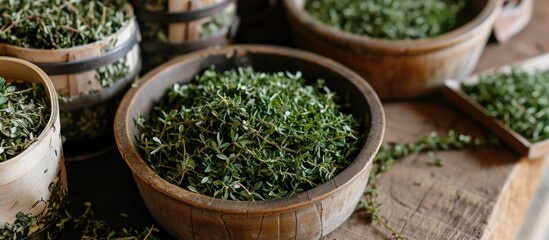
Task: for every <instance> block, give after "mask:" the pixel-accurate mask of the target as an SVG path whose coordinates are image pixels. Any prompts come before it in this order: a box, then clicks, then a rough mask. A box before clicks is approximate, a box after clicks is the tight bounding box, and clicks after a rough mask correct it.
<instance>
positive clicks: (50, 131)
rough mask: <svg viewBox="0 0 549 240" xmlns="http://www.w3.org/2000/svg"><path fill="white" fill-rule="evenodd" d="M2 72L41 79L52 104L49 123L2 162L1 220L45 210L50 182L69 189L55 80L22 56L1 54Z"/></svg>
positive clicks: (9, 76)
mask: <svg viewBox="0 0 549 240" xmlns="http://www.w3.org/2000/svg"><path fill="white" fill-rule="evenodd" d="M0 76H2V77H4V78H6V79H12V80H21V81H25V82H32V83H40V84H42V85H43V86H44V91H45V95H46V98H47V101H48V102H49V104H50V111H51V112H50V117H49V120H48V121H47V124H46V126H45V128H44V130H42V132H41V133H40V135H39V136H38V138H37V140H36V141H35V142H34V143H32V144H31V145H30V146H29V147H28V148H27V149H26V150H24V151H23V152H22V153H20V154H19V155H16V156H15V157H13V158H11V159H8V160H7V161H5V162H1V163H0V196H2V197H0V223H3V222H7V223H13V222H14V221H15V219H16V215H17V213H19V212H22V213H25V214H27V213H31V214H33V215H34V216H37V215H39V214H41V213H42V212H43V211H44V208H45V207H46V203H47V202H48V200H49V199H50V195H51V194H52V193H51V192H50V189H49V187H50V184H59V183H60V184H61V186H63V188H64V189H66V184H67V181H66V172H65V166H64V158H63V150H62V144H61V134H60V130H61V128H60V124H59V104H58V100H57V95H56V92H55V88H54V86H53V83H52V82H51V81H50V79H49V77H48V76H47V75H46V74H45V73H44V72H43V71H42V70H40V69H39V68H38V67H36V66H34V65H33V64H31V63H29V62H27V61H23V60H20V59H15V58H9V57H0Z"/></svg>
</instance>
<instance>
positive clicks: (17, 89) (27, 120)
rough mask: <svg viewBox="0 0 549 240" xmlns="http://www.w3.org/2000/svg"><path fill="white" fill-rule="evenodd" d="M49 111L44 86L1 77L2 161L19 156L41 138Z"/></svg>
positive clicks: (0, 135)
mask: <svg viewBox="0 0 549 240" xmlns="http://www.w3.org/2000/svg"><path fill="white" fill-rule="evenodd" d="M49 110H50V107H49V103H47V100H46V97H45V92H44V88H43V86H42V85H41V84H34V83H33V84H31V83H23V82H21V83H16V82H8V81H7V80H6V79H4V78H2V77H0V162H3V161H6V160H8V159H10V158H13V157H15V156H17V155H18V154H19V153H21V152H23V151H24V150H25V149H27V148H28V147H29V146H30V145H31V144H32V143H33V142H34V141H35V140H36V139H37V138H38V136H39V135H40V133H41V132H42V130H43V129H44V127H45V126H46V124H47V122H48V119H49V114H50V113H49Z"/></svg>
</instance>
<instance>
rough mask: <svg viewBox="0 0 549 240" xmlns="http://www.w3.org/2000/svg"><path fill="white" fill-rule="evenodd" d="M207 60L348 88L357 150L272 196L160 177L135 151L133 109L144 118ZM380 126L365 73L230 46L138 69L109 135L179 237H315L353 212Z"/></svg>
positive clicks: (150, 204)
mask: <svg viewBox="0 0 549 240" xmlns="http://www.w3.org/2000/svg"><path fill="white" fill-rule="evenodd" d="M212 64H213V65H215V68H216V69H217V70H218V71H223V70H227V69H232V68H235V67H238V66H252V67H253V68H254V69H256V70H258V71H264V72H278V71H290V72H296V71H301V72H302V73H303V76H304V78H305V79H310V80H314V79H318V78H323V79H325V80H326V84H327V86H328V87H329V88H330V89H332V90H334V91H336V92H339V93H345V94H348V96H349V101H350V109H349V111H350V112H351V113H352V114H353V115H355V117H357V118H358V119H361V121H362V123H363V124H362V125H363V127H364V129H362V131H363V133H364V134H365V139H364V142H363V144H364V145H363V146H362V149H361V151H360V152H359V153H358V156H357V157H356V159H355V160H354V161H353V162H352V163H351V165H349V166H348V167H347V168H346V169H345V170H343V171H342V172H341V173H340V174H338V175H337V176H336V177H335V178H333V179H332V180H330V181H329V182H327V183H325V184H322V185H320V186H318V187H316V188H313V189H311V190H308V191H305V192H303V193H299V194H297V195H294V196H291V197H286V198H281V199H277V200H268V201H254V202H246V201H230V200H222V199H215V198H212V197H208V196H204V195H199V194H196V193H193V192H190V191H188V190H185V189H183V188H180V187H178V186H176V185H172V184H170V183H168V182H167V181H165V180H163V179H162V178H161V177H160V176H158V175H157V174H156V173H155V172H154V171H153V170H152V169H151V168H150V167H149V166H148V165H147V163H146V162H145V161H144V160H143V159H142V157H141V155H140V154H139V151H138V148H137V145H136V144H137V143H136V141H137V140H136V138H135V136H136V135H138V134H139V132H138V129H137V127H136V126H135V124H134V119H135V118H136V116H137V114H142V115H143V116H147V115H148V113H149V112H150V109H151V108H152V106H153V104H155V103H156V102H157V101H158V100H159V99H160V98H161V97H162V96H163V95H164V93H165V92H166V90H167V89H168V88H169V87H170V86H172V85H173V84H174V83H188V82H190V81H192V79H194V77H195V75H196V74H199V73H201V72H202V71H204V70H206V69H208V68H209V67H210V66H211V65H212ZM384 125H385V118H384V114H383V108H382V106H381V102H380V101H379V99H378V98H377V96H376V94H375V93H374V92H373V90H372V89H371V87H370V86H369V85H368V84H367V83H366V82H365V81H364V79H362V78H361V77H360V76H358V75H357V74H356V73H354V72H352V71H350V70H349V69H347V68H345V67H343V66H342V65H340V64H338V63H336V62H334V61H332V60H329V59H326V58H323V57H320V56H318V55H314V54H311V53H307V52H303V51H299V50H295V49H288V48H282V47H267V46H258V45H255V46H254V45H243V46H238V45H233V46H227V47H224V48H221V49H208V50H202V51H199V52H196V53H192V54H188V55H185V56H182V57H179V58H176V59H173V60H172V61H170V62H168V63H166V64H163V65H162V66H159V67H157V68H156V69H155V70H153V71H151V72H149V73H148V74H147V75H145V76H144V77H143V79H142V81H140V82H139V84H138V86H137V87H136V88H132V89H131V90H130V91H129V92H128V93H127V94H126V96H125V97H124V99H123V100H122V102H121V104H120V107H119V109H118V111H117V115H116V119H115V136H116V138H115V139H116V141H117V146H118V150H119V151H120V153H121V154H122V156H123V158H124V160H125V161H126V163H127V164H128V166H129V167H130V169H131V171H132V174H133V177H134V180H135V181H136V183H137V187H138V189H139V191H140V193H141V196H142V197H143V200H144V202H145V204H146V206H147V209H148V210H149V212H150V213H151V215H152V216H153V217H154V219H155V220H156V221H157V222H158V223H159V224H160V225H161V226H162V227H163V228H164V229H166V230H167V231H168V232H169V233H171V234H172V235H174V236H175V237H176V238H178V239H194V238H196V239H318V238H320V237H322V236H325V235H327V234H328V233H330V232H331V231H332V230H334V229H335V228H337V227H338V226H339V225H341V224H342V223H343V222H344V221H345V220H346V219H347V218H348V217H349V216H350V215H351V214H352V213H353V211H354V210H355V207H356V205H357V203H358V201H359V199H360V198H361V197H362V194H363V191H364V188H365V186H366V184H367V182H368V176H369V173H370V170H371V167H372V161H373V158H374V157H375V154H376V152H377V150H378V149H379V146H380V144H381V140H382V136H383V132H384Z"/></svg>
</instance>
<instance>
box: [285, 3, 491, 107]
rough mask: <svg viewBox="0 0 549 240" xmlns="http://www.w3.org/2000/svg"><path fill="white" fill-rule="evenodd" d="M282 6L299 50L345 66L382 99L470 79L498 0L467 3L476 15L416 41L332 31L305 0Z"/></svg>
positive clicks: (412, 93)
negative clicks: (447, 29) (363, 79)
mask: <svg viewBox="0 0 549 240" xmlns="http://www.w3.org/2000/svg"><path fill="white" fill-rule="evenodd" d="M284 2H285V6H286V12H287V16H288V19H289V23H290V29H291V32H292V35H293V36H292V37H293V40H294V43H295V44H296V45H297V46H298V47H299V48H303V49H306V50H309V51H312V52H316V53H319V54H322V55H324V56H327V57H329V58H332V59H334V60H336V61H338V62H340V63H342V64H344V65H346V66H348V67H349V68H351V69H352V70H354V71H355V72H357V73H358V74H360V75H361V76H362V77H364V78H365V79H366V80H367V81H368V82H369V83H370V85H372V87H374V89H375V90H376V92H377V94H378V95H379V96H380V97H381V98H382V99H402V98H411V97H418V96H423V95H427V94H430V93H433V92H435V91H437V90H439V89H440V87H441V86H442V83H443V82H444V80H445V79H448V78H458V77H463V76H467V75H469V74H470V73H471V72H472V71H473V70H474V68H475V66H476V64H477V62H478V59H479V57H480V54H481V53H482V51H483V50H484V46H485V45H486V41H487V40H488V37H489V35H490V33H491V31H492V26H493V24H494V21H495V20H496V18H497V16H498V14H499V12H500V9H501V1H499V0H468V4H469V5H470V8H469V9H470V10H471V11H473V12H475V14H476V17H475V18H474V19H473V20H471V21H470V22H468V23H467V24H465V25H463V26H461V27H459V28H457V29H455V30H453V31H451V32H448V33H446V34H443V35H440V36H437V37H433V38H425V39H419V40H386V39H379V38H370V37H367V36H359V35H355V34H351V33H347V32H343V31H340V30H338V29H335V28H331V27H329V26H327V25H325V24H323V23H321V22H320V21H318V20H316V19H314V18H313V17H312V16H310V15H309V14H308V13H307V12H306V11H305V9H304V4H305V2H306V1H305V0H284Z"/></svg>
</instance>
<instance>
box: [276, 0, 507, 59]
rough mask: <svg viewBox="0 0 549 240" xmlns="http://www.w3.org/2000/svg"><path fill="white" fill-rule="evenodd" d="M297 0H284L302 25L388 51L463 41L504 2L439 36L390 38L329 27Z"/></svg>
mask: <svg viewBox="0 0 549 240" xmlns="http://www.w3.org/2000/svg"><path fill="white" fill-rule="evenodd" d="M297 1H305V0H284V5H285V6H286V12H287V13H288V14H289V15H290V16H289V17H291V18H295V19H296V20H297V21H298V23H299V24H300V25H302V26H307V29H306V31H312V32H314V33H316V34H318V35H320V36H322V37H324V38H327V39H329V40H330V41H332V42H334V43H335V44H338V45H340V46H343V47H345V48H353V49H354V47H353V46H359V47H363V48H368V49H376V50H378V51H385V52H406V51H415V52H421V51H433V50H436V49H439V48H444V47H446V46H449V45H454V44H457V43H459V42H462V41H464V40H465V39H467V38H470V36H473V35H476V34H478V32H479V31H482V29H483V26H484V25H486V24H493V23H494V22H495V20H496V18H497V16H498V15H499V14H498V13H499V11H500V10H501V5H502V4H501V1H499V0H487V1H486V6H484V8H483V9H482V11H480V13H479V14H478V15H477V16H475V17H474V18H473V19H472V20H470V21H469V22H467V23H466V24H464V25H462V26H460V27H458V28H456V29H454V30H452V31H450V32H447V33H444V34H441V35H438V36H435V37H430V38H421V39H415V40H389V39H383V38H371V37H368V36H364V35H357V34H352V33H349V32H345V31H342V30H339V29H336V28H333V27H329V26H328V25H326V24H324V23H322V22H320V21H319V20H317V19H315V18H313V17H312V16H311V15H309V14H308V13H307V11H305V10H304V9H303V8H301V7H299V6H298V5H297V4H296V2H297ZM419 1H420V0H419ZM473 1H474V0H473Z"/></svg>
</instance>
